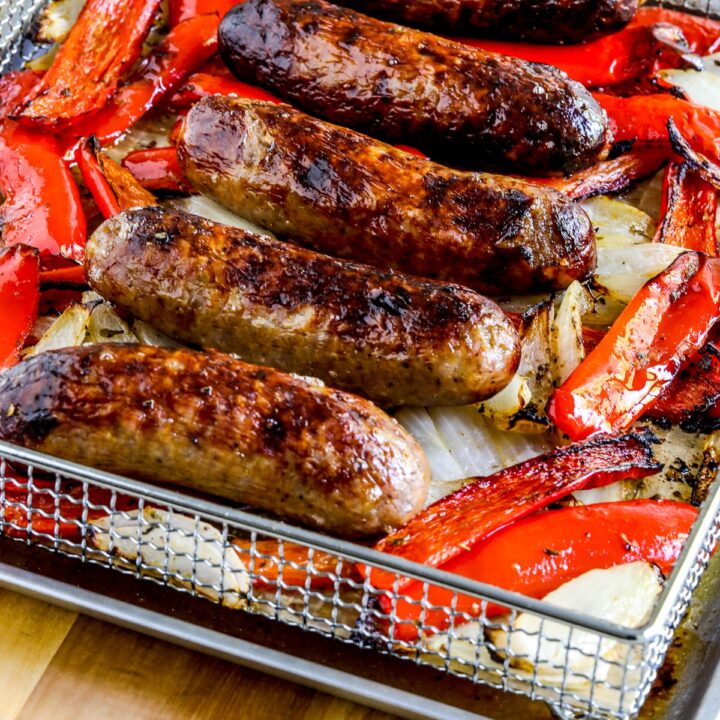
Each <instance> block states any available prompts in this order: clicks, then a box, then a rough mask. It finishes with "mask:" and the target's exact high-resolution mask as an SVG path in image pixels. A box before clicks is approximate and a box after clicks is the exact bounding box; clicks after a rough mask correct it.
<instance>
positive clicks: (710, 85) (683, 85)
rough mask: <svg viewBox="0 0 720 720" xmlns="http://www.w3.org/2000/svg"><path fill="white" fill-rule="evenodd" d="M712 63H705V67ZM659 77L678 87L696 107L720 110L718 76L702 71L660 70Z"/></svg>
mask: <svg viewBox="0 0 720 720" xmlns="http://www.w3.org/2000/svg"><path fill="white" fill-rule="evenodd" d="M713 65H714V63H713V62H712V61H709V62H708V61H707V60H706V61H705V66H706V67H713ZM659 75H660V77H662V79H663V80H665V81H666V82H669V83H670V84H671V85H675V87H679V88H680V89H681V90H682V91H683V92H684V93H685V94H686V95H687V97H688V99H689V100H690V101H691V102H693V103H695V104H696V105H704V106H705V107H709V108H711V109H712V110H720V74H716V73H715V72H709V71H707V70H704V71H703V72H698V71H697V70H678V69H675V68H673V69H668V70H661V71H660V73H659Z"/></svg>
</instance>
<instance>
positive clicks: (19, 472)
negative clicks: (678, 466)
mask: <svg viewBox="0 0 720 720" xmlns="http://www.w3.org/2000/svg"><path fill="white" fill-rule="evenodd" d="M44 4H45V2H44V0H20V1H18V0H0V72H2V71H4V70H7V69H8V68H9V67H11V66H12V65H13V63H14V62H16V61H17V59H18V58H19V57H22V56H23V54H27V53H28V52H30V48H29V46H24V45H23V42H24V41H23V37H24V34H25V33H26V31H27V30H28V28H29V27H30V24H31V22H32V18H33V17H34V14H35V13H36V12H37V11H38V9H39V8H40V7H42V6H43V5H44ZM665 5H668V6H674V7H679V6H683V7H685V8H687V9H690V10H695V11H697V12H702V13H704V14H707V13H709V12H717V10H718V7H717V3H714V2H708V1H707V0H688V1H687V2H685V3H682V4H681V3H665ZM719 509H720V496H719V494H718V490H717V487H716V488H715V492H714V493H711V496H710V498H709V499H708V501H707V502H706V505H705V507H704V509H703V511H702V512H701V514H700V517H699V519H698V521H697V523H696V526H695V528H694V531H693V533H692V535H691V537H690V538H689V540H688V542H687V544H686V547H685V550H684V553H683V555H682V557H681V559H680V561H679V562H678V563H677V566H676V569H675V570H674V572H673V574H672V576H671V577H670V578H669V579H668V580H667V581H666V583H665V587H664V590H663V593H662V595H661V597H660V598H659V599H658V602H657V604H656V607H655V610H654V611H653V614H652V617H651V618H650V619H649V620H648V621H647V622H646V623H645V624H644V625H643V626H642V627H640V628H623V627H617V626H614V625H612V624H610V623H606V622H604V621H601V620H598V619H595V618H592V617H589V616H585V615H582V614H580V613H579V612H576V611H571V610H566V609H563V608H560V607H557V606H553V605H551V604H549V603H544V602H540V601H536V600H531V599H528V598H522V597H521V596H518V595H515V594H513V593H508V592H505V591H502V590H499V589H497V588H492V587H489V586H486V585H482V584H481V583H476V582H473V581H470V580H466V579H464V578H460V577H457V576H452V575H449V574H448V573H444V572H441V571H436V570H432V569H429V568H424V567H421V566H418V565H415V564H413V563H409V562H407V561H404V560H400V559H397V558H392V557H390V556H383V555H380V554H379V553H376V552H374V551H372V550H369V549H367V548H365V547H362V546H359V545H353V544H350V543H346V542H342V541H337V540H335V539H332V538H329V537H325V536H321V535H318V534H316V533H312V532H309V531H305V530H301V529H298V528H293V527H290V526H287V525H284V524H282V523H277V522H274V521H271V520H268V519H265V518H263V517H260V516H256V515H251V514H248V513H245V512H242V511H240V510H233V509H229V508H227V507H225V506H221V505H217V504H215V503H211V502H208V501H206V500H203V499H198V498H192V497H187V496H183V495H180V494H178V493H175V492H171V491H165V490H160V489H156V488H151V487H148V486H146V485H144V484H142V483H138V482H134V481H130V480H126V479H124V478H117V477H113V476H110V475H107V474H104V473H99V472H95V471H92V470H88V469H83V468H80V467H78V466H73V465H72V464H69V463H66V462H63V461H59V460H54V459H52V458H48V457H45V456H42V455H39V454H37V453H32V452H28V451H25V450H22V449H19V448H16V447H13V446H11V445H9V444H6V443H0V536H3V537H4V538H7V539H12V540H15V541H17V542H22V543H25V544H27V545H30V546H33V547H37V548H39V549H45V550H48V551H51V552H56V553H62V554H63V555H66V556H69V557H72V558H75V559H77V560H78V561H81V562H85V563H91V564H95V565H99V566H104V567H107V568H111V569H113V570H114V571H116V572H121V573H125V574H127V575H129V576H132V577H134V578H137V579H140V580H143V581H145V582H152V583H157V584H160V585H163V586H172V587H173V588H175V589H177V590H178V591H180V592H184V593H189V594H191V595H193V596H199V597H203V598H206V599H207V600H208V601H211V602H214V603H217V604H220V605H223V606H225V607H227V608H231V609H235V610H237V611H238V612H247V613H254V614H259V615H263V616H267V617H270V618H273V619H275V620H277V621H278V622H280V623H284V624H286V625H291V626H297V627H300V628H302V629H304V630H307V631H309V632H314V633H319V634H321V635H324V636H327V637H331V638H334V639H336V640H339V641H341V642H344V643H349V644H354V645H358V646H361V647H371V648H373V649H375V650H377V651H378V652H381V653H385V654H389V655H393V656H396V657H400V658H403V659H405V660H406V661H408V662H411V663H415V664H417V665H427V666H430V667H433V668H438V669H440V670H443V671H445V672H447V673H449V674H453V675H458V676H460V677H465V678H468V679H469V680H471V681H472V682H476V683H483V684H486V685H491V686H494V687H497V688H500V689H502V690H505V691H508V692H514V693H518V694H522V695H526V696H528V697H530V698H533V699H540V700H544V701H546V702H549V703H551V704H552V705H553V706H554V707H555V708H558V709H559V711H561V712H564V713H573V712H576V711H579V712H582V713H586V714H589V715H593V716H597V717H615V718H630V717H632V716H633V715H635V714H636V713H637V712H638V710H639V708H640V707H641V705H642V703H643V701H644V699H645V697H646V696H647V693H648V692H649V689H650V686H651V684H652V682H653V679H654V678H655V675H656V673H657V671H658V668H659V667H660V665H661V663H662V661H663V658H664V656H665V653H666V652H667V649H668V647H669V644H670V642H671V640H672V637H673V633H674V630H675V628H676V627H677V625H678V623H679V622H680V620H681V618H682V616H683V613H684V612H685V610H686V608H687V606H688V603H689V601H690V598H691V595H692V591H693V590H694V589H695V587H696V585H697V583H698V582H699V579H700V576H701V574H702V572H703V570H704V568H705V566H706V564H707V562H708V559H709V557H710V553H711V551H712V549H713V548H714V546H715V544H716V542H717V539H718V535H719V534H720V526H719V525H718V510H719ZM388 573H389V574H390V578H391V580H390V582H387V577H388ZM379 574H382V576H383V577H384V578H385V581H384V582H382V583H379V582H377V578H378V575H379ZM411 588H412V592H411V591H410V589H411Z"/></svg>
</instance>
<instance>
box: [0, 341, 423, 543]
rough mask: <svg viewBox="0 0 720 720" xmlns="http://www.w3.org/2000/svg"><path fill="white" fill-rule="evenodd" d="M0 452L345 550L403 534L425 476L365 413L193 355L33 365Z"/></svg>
mask: <svg viewBox="0 0 720 720" xmlns="http://www.w3.org/2000/svg"><path fill="white" fill-rule="evenodd" d="M0 438H2V439H3V440H9V441H11V442H15V443H18V444H21V445H24V446H26V447H30V448H34V449H37V450H41V451H43V452H47V453H49V454H51V455H58V456H60V457H63V458H66V459H69V460H75V461H78V462H81V463H84V464H86V465H91V466H93V467H97V468H100V469H102V470H107V471H110V472H117V473H121V474H125V475H130V476H132V477H135V478H138V479H141V480H147V481H149V482H153V483H173V484H176V485H181V486H185V487H189V488H193V489H195V490H199V491H202V492H206V493H210V494H212V495H217V496H220V497H224V498H227V499H229V500H233V501H235V502H239V503H244V504H247V505H251V506H253V507H256V508H259V509H262V510H267V511H270V512H272V513H274V514H276V515H280V516H282V517H285V518H288V519H291V520H295V521H299V522H301V523H304V524H306V525H310V526H313V527H316V528H319V529H321V530H324V531H327V532H330V533H332V534H334V535H339V536H343V537H361V536H370V535H377V534H380V533H383V532H386V531H387V530H388V529H389V528H393V527H397V526H399V525H402V524H403V523H404V522H405V521H407V520H408V519H409V518H410V517H412V516H413V515H414V514H415V513H416V512H418V510H420V508H421V507H422V505H423V502H424V500H425V496H426V494H427V488H428V483H429V476H430V472H429V469H428V464H427V461H426V459H425V457H424V455H423V453H422V450H421V449H420V447H419V446H418V445H417V443H416V442H415V441H414V440H413V439H412V437H410V435H408V434H407V433H406V432H405V431H404V430H403V428H402V427H400V425H399V424H398V423H396V422H395V421H394V420H393V419H391V418H389V417H388V416H387V415H385V414H384V413H383V412H382V411H381V410H379V409H377V408H376V407H374V406H373V405H372V404H371V403H369V402H368V401H366V400H362V399H360V398H357V397H355V396H353V395H348V394H346V393H342V392H339V391H337V390H331V389H329V388H326V387H324V386H322V385H320V384H318V383H317V381H312V380H308V379H306V378H301V377H296V376H291V375H285V374H283V373H280V372H277V371H275V370H270V369H268V368H261V367H257V366H253V365H247V364H246V363H243V362H240V361H239V360H235V359H233V358H231V357H230V356H227V355H222V354H220V353H213V354H211V355H206V354H203V353H198V352H193V351H191V350H179V351H170V350H165V349H161V348H147V347H141V346H129V345H128V346H122V345H105V346H103V345H94V346H87V347H79V348H69V349H65V350H56V351H52V352H48V353H43V354H41V355H37V356H35V357H33V358H30V359H29V360H26V361H24V362H22V363H20V364H19V365H16V366H15V367H14V368H12V369H11V370H9V371H7V372H5V373H3V374H2V375H0Z"/></svg>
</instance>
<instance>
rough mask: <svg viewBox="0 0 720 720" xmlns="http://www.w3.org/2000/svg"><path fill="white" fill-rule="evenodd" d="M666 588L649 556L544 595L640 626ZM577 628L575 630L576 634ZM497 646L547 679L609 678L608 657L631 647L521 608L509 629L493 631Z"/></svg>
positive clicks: (594, 572)
mask: <svg viewBox="0 0 720 720" xmlns="http://www.w3.org/2000/svg"><path fill="white" fill-rule="evenodd" d="M661 591H662V580H661V577H660V573H659V572H658V571H657V569H656V568H655V567H653V566H652V565H650V564H649V563H646V562H633V563H627V564H624V565H616V566H615V567H611V568H608V569H604V570H590V571H589V572H586V573H584V574H583V575H580V576H579V577H576V578H574V579H573V580H570V581H569V582H566V583H565V584H563V585H561V586H560V587H559V588H558V589H557V590H554V591H553V592H551V593H549V594H548V595H546V596H545V598H543V599H544V601H545V602H547V603H550V604H552V605H556V606H558V607H561V608H567V609H568V610H581V611H582V612H583V613H586V614H588V615H591V616H593V617H595V618H598V619H600V620H606V621H608V622H611V623H614V624H616V625H621V626H623V627H627V628H637V627H641V626H642V624H643V623H645V622H646V621H647V619H648V618H649V617H650V614H651V613H652V609H653V607H654V606H655V603H656V601H657V598H658V596H659V595H660V592H661ZM571 633H572V635H571ZM491 636H492V639H493V642H494V643H495V647H496V650H497V652H498V653H499V654H501V655H506V656H508V657H509V659H510V664H511V665H513V666H516V667H520V668H523V669H528V670H532V669H533V667H534V668H535V669H536V670H537V673H538V676H542V678H543V679H544V680H549V681H551V682H552V681H560V680H562V678H563V676H564V675H565V673H566V672H567V675H568V676H570V677H572V676H573V675H574V676H576V677H578V676H582V675H587V676H595V677H596V678H604V677H606V676H607V673H608V670H609V668H610V665H609V663H610V662H613V661H618V660H625V657H624V654H625V653H627V647H626V646H625V645H624V643H621V642H618V641H617V640H613V639H610V638H603V639H599V638H598V635H597V634H596V633H594V632H588V631H583V630H577V629H572V628H571V626H569V625H566V624H564V623H558V622H553V621H550V620H544V619H543V618H542V617H540V616H538V615H534V614H531V613H520V614H519V615H518V616H517V617H516V618H515V621H514V622H513V623H512V625H511V626H510V632H506V631H505V630H500V631H491Z"/></svg>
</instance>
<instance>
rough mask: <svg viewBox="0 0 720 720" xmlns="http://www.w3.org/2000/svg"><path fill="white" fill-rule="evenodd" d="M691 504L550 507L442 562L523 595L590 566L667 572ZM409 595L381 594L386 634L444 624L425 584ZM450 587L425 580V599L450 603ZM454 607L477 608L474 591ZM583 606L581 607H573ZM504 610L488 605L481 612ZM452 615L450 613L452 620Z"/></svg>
mask: <svg viewBox="0 0 720 720" xmlns="http://www.w3.org/2000/svg"><path fill="white" fill-rule="evenodd" d="M697 514H698V511H697V509H696V508H694V507H693V506H692V505H689V504H687V503H683V502H672V501H659V500H630V501H626V502H611V503H599V504H597V505H580V506H576V507H567V508H562V509H560V510H549V511H547V512H542V513H538V514H536V515H533V516H532V517H528V518H524V519H523V520H520V521H519V522H516V523H513V524H512V525H510V526H509V527H507V528H505V529H504V530H500V531H499V532H497V533H495V535H493V536H492V537H491V538H489V539H487V540H485V541H484V542H482V543H480V544H479V545H476V546H475V547H473V548H472V549H471V550H470V551H468V552H466V553H464V554H463V555H460V556H458V557H457V558H455V559H454V560H452V561H450V562H449V563H447V565H444V566H443V568H442V569H443V570H446V571H448V572H451V573H455V574H457V575H461V576H463V577H466V578H471V579H472V580H477V581H478V582H485V583H489V584H491V585H495V586H497V587H500V588H503V589H504V590H510V591H512V592H517V593H522V594H523V595H526V596H528V597H534V598H543V597H545V596H546V595H547V594H548V593H549V592H552V591H553V590H556V589H557V588H559V587H560V586H561V585H563V584H564V583H566V582H568V581H569V580H572V579H573V578H576V577H579V576H580V575H582V574H583V573H586V572H588V571H590V570H595V569H605V568H610V567H614V566H615V565H622V564H624V563H630V562H637V561H644V562H648V563H652V564H654V565H657V566H658V567H659V568H660V570H661V571H662V572H663V573H665V574H668V573H669V572H670V571H671V570H672V567H673V565H674V564H675V562H676V561H677V559H678V556H679V555H680V552H681V551H682V547H683V545H684V544H685V540H686V539H687V537H688V535H689V533H690V529H691V528H692V525H693V523H694V522H695V520H696V518H697ZM403 595H405V596H407V597H409V598H411V599H412V600H413V601H414V602H412V601H410V600H403V599H400V600H398V601H397V602H396V603H395V604H393V602H392V600H391V598H390V597H388V596H387V595H383V596H382V597H381V598H380V605H381V607H382V609H383V611H384V612H386V613H390V612H391V611H392V614H393V616H394V617H395V618H396V623H395V627H394V632H393V639H396V640H414V639H415V638H416V637H417V622H418V621H419V620H420V619H421V617H422V620H423V622H424V624H425V625H426V626H428V625H429V626H433V627H435V628H437V629H438V630H444V629H446V628H447V627H448V625H449V624H450V617H449V615H448V613H447V612H446V611H445V610H442V609H438V610H433V609H432V608H429V607H426V608H425V610H424V612H423V609H422V605H421V600H422V598H423V596H424V586H423V584H422V583H419V582H416V583H414V584H413V585H411V586H410V587H408V588H406V589H405V590H404V591H403ZM452 602H453V593H452V592H451V591H450V590H445V589H443V588H440V587H437V586H430V587H429V588H428V592H427V604H428V605H436V606H441V607H442V606H444V607H448V608H449V607H451V603H452ZM455 607H456V610H457V611H458V612H465V613H468V614H469V615H471V616H473V617H477V616H479V615H480V614H481V611H482V607H481V603H480V600H479V599H478V598H471V597H468V596H466V595H458V597H457V601H456V605H455ZM579 609H580V610H582V608H579ZM505 612H507V609H506V608H504V607H502V606H499V605H493V604H489V605H488V606H487V608H486V616H487V617H492V616H495V615H498V614H503V613H505ZM457 622H458V620H456V623H457Z"/></svg>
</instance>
